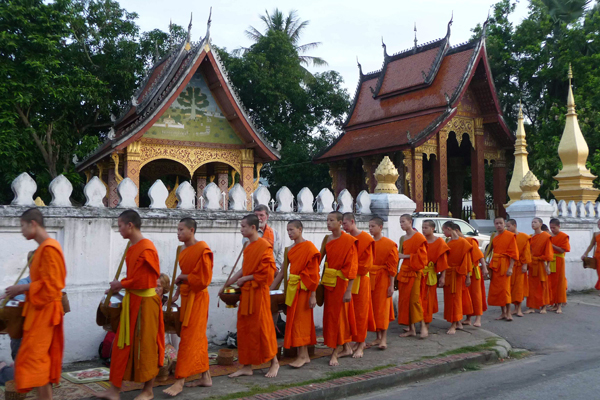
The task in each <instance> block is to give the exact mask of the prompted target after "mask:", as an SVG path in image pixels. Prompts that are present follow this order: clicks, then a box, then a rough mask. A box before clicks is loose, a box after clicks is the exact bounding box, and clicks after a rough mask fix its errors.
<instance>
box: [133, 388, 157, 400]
mask: <svg viewBox="0 0 600 400" xmlns="http://www.w3.org/2000/svg"><path fill="white" fill-rule="evenodd" d="M153 398H154V392H153V391H152V389H150V390H142V393H140V394H138V395H137V396H135V397H134V398H133V400H152V399H153Z"/></svg>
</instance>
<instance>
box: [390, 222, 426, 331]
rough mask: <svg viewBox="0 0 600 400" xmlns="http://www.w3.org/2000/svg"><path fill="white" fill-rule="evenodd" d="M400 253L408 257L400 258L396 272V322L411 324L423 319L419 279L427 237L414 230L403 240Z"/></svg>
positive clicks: (424, 258)
mask: <svg viewBox="0 0 600 400" xmlns="http://www.w3.org/2000/svg"><path fill="white" fill-rule="evenodd" d="M402 254H407V255H410V258H405V259H403V260H402V266H401V267H400V272H399V273H398V277H397V279H398V324H400V325H411V324H415V323H417V322H421V321H423V306H422V304H421V279H422V277H423V268H425V266H426V265H427V239H425V236H423V234H421V233H419V232H416V233H415V234H414V235H413V236H412V237H411V238H410V239H407V240H405V241H404V243H403V245H402Z"/></svg>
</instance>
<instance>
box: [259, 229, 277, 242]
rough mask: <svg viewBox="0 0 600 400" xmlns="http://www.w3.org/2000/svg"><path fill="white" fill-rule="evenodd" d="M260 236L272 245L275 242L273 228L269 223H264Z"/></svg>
mask: <svg viewBox="0 0 600 400" xmlns="http://www.w3.org/2000/svg"><path fill="white" fill-rule="evenodd" d="M262 238H263V239H265V240H266V241H267V242H269V243H270V244H271V246H273V245H274V244H275V233H274V232H273V228H271V227H270V226H269V225H265V229H264V230H263V235H262Z"/></svg>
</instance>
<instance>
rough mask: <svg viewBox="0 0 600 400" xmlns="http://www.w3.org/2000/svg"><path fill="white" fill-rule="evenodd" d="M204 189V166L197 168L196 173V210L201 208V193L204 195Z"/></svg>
mask: <svg viewBox="0 0 600 400" xmlns="http://www.w3.org/2000/svg"><path fill="white" fill-rule="evenodd" d="M205 187H206V165H203V166H201V167H200V168H198V172H197V173H196V208H197V209H201V208H202V200H201V198H202V193H204V188H205Z"/></svg>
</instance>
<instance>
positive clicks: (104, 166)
mask: <svg viewBox="0 0 600 400" xmlns="http://www.w3.org/2000/svg"><path fill="white" fill-rule="evenodd" d="M111 165H112V162H109V161H101V162H99V163H98V164H96V167H98V179H100V182H101V183H102V184H103V185H104V188H105V189H106V196H105V198H104V200H102V202H103V203H104V205H105V206H108V191H109V186H108V184H107V183H106V182H107V179H109V177H110V167H111ZM104 171H106V174H105V173H104Z"/></svg>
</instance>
